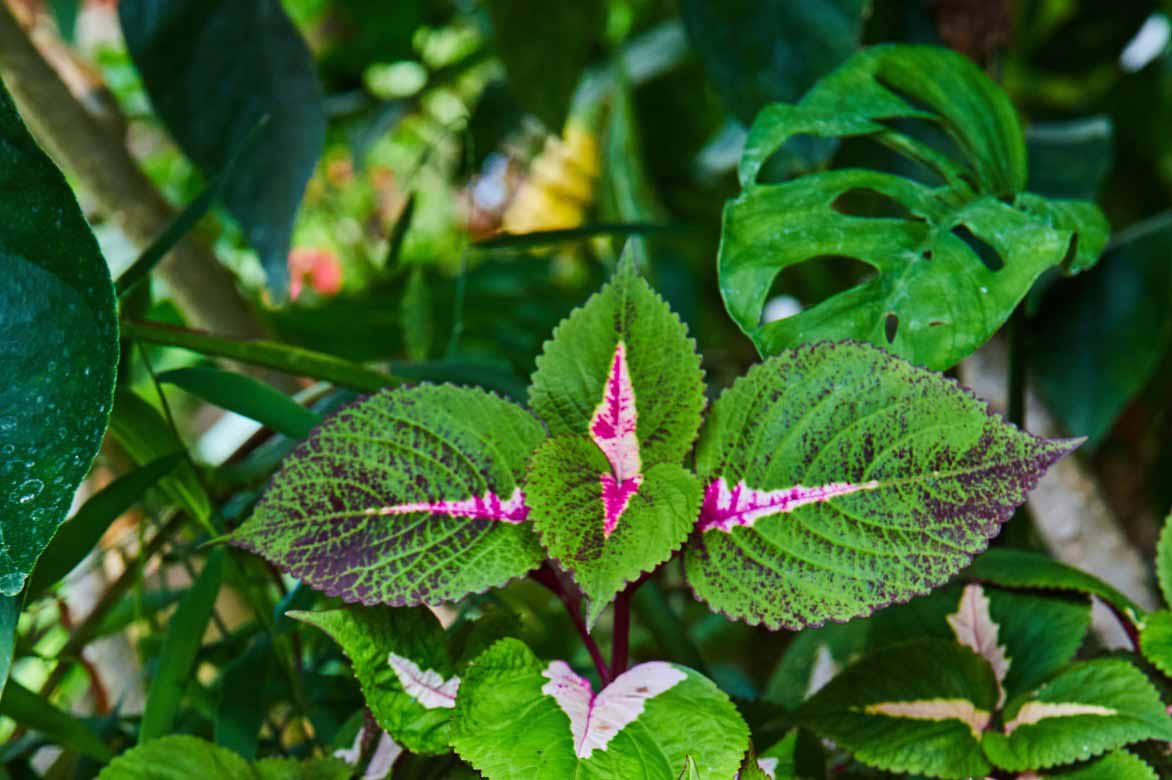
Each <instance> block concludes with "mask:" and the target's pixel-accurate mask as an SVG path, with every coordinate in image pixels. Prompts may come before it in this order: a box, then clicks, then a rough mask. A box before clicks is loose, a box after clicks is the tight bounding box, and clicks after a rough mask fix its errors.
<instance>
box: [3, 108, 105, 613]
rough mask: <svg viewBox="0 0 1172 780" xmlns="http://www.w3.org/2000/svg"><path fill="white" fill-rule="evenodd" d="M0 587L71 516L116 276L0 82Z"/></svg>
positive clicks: (84, 465) (99, 416)
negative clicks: (2, 280) (113, 280)
mask: <svg viewBox="0 0 1172 780" xmlns="http://www.w3.org/2000/svg"><path fill="white" fill-rule="evenodd" d="M0 273H2V274H3V277H4V282H3V284H0V344H3V346H2V347H0V377H3V379H2V380H0V595H5V596H12V595H15V594H16V593H19V592H20V590H21V588H22V587H23V586H24V581H25V578H26V577H27V576H28V574H29V572H30V571H32V568H33V564H34V563H35V562H36V560H37V556H38V555H40V553H41V551H42V550H43V549H44V548H45V545H47V544H48V543H49V540H50V539H51V538H52V537H53V533H54V532H55V531H56V530H57V526H59V525H60V524H61V523H62V522H63V521H64V520H65V517H66V513H67V512H68V511H69V505H70V502H71V501H72V499H73V494H74V492H75V491H76V489H77V486H78V485H79V484H80V483H81V481H82V479H84V478H85V475H86V473H87V472H88V471H89V467H90V463H91V462H92V461H93V459H94V456H95V455H96V454H97V452H98V447H99V446H100V445H101V442H102V435H103V434H104V433H105V430H106V424H107V421H108V419H109V415H110V407H111V405H112V404H111V395H112V394H113V389H114V375H115V367H116V366H117V363H118V328H117V321H116V316H117V315H116V310H115V300H114V286H113V284H112V283H111V281H110V273H109V270H108V269H107V268H106V262H105V260H104V259H103V258H102V255H101V252H99V250H98V244H97V242H96V241H95V240H94V236H93V234H92V233H91V232H90V229H89V225H87V224H86V221H85V218H84V217H83V216H82V213H81V210H80V209H79V208H78V206H77V201H76V200H75V199H74V197H73V193H72V192H71V191H70V190H69V187H68V185H67V184H66V183H65V178H64V177H63V176H62V175H61V173H60V172H59V171H58V170H57V169H56V168H55V167H54V166H53V163H52V162H50V161H49V158H48V157H46V156H45V154H44V153H43V152H42V151H41V150H40V148H39V147H38V146H37V144H36V142H34V141H33V139H32V137H31V136H30V135H29V133H28V131H27V130H26V129H25V126H24V124H23V122H22V121H21V119H20V116H19V115H18V114H17V112H16V108H15V106H14V105H13V103H12V99H11V98H10V97H9V96H8V93H7V92H6V91H5V90H4V88H3V87H0Z"/></svg>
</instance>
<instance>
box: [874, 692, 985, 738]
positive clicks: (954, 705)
mask: <svg viewBox="0 0 1172 780" xmlns="http://www.w3.org/2000/svg"><path fill="white" fill-rule="evenodd" d="M863 711H864V712H866V713H867V714H869V715H885V716H887V717H889V718H909V719H911V720H959V721H960V722H961V723H963V724H964V725H966V726H968V728H969V731H970V732H971V733H972V735H973V739H975V740H977V741H978V742H979V741H980V739H981V733H982V732H983V731H984V730H985V729H986V728H988V727H989V721H990V720H992V718H993V715H992V713H989V712H985V711H984V710H980V709H977V707H976V705H975V704H973V703H972V702H971V701H969V700H968V699H921V700H918V701H889V702H882V703H879V704H868V705H867V706H866V707H865V708H864V710H863Z"/></svg>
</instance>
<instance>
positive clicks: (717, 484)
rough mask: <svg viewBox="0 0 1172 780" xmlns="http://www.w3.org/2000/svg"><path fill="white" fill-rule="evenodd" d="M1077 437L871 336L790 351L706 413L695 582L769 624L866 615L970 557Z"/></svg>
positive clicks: (734, 612)
mask: <svg viewBox="0 0 1172 780" xmlns="http://www.w3.org/2000/svg"><path fill="white" fill-rule="evenodd" d="M1077 444H1078V442H1077V441H1071V440H1065V441H1056V440H1047V439H1041V438H1038V437H1036V436H1033V435H1030V434H1028V433H1025V432H1023V431H1020V430H1018V429H1017V428H1015V427H1013V426H1011V425H1008V424H1006V423H1004V422H1002V420H1001V419H1000V418H998V417H997V416H995V415H993V414H992V413H990V412H989V410H988V408H987V406H986V405H985V404H984V403H982V402H981V401H978V400H977V399H976V398H975V397H974V396H973V395H972V394H971V393H970V392H969V391H967V390H965V389H964V388H962V387H960V386H958V385H957V384H956V383H955V382H953V381H952V380H950V379H947V378H945V377H942V376H940V375H938V374H935V373H932V372H930V371H926V370H923V369H920V368H916V367H914V366H912V365H911V364H909V363H907V362H905V361H902V360H900V359H898V358H896V357H893V356H892V355H890V354H888V353H886V352H884V351H882V350H880V349H878V348H876V347H872V346H870V345H867V344H862V343H859V342H821V343H818V344H812V345H809V346H805V347H801V348H798V349H792V350H787V351H785V352H783V353H782V354H780V355H778V356H777V357H775V358H771V359H769V360H767V361H765V362H764V363H762V364H760V365H758V366H756V367H754V368H753V369H752V370H750V371H749V373H748V374H747V375H746V376H745V377H744V378H742V379H740V380H739V381H738V382H736V383H735V384H734V385H733V386H732V388H730V389H729V390H728V391H726V392H725V393H724V394H723V395H722V396H721V398H720V400H719V401H717V402H716V404H714V405H713V408H712V410H711V412H710V414H709V416H708V420H707V422H706V425H705V428H704V431H703V432H702V434H701V437H700V442H699V445H698V447H697V454H696V470H697V473H698V475H699V477H700V480H701V482H702V484H703V485H704V491H705V493H704V504H703V509H702V510H701V513H700V520H699V523H698V527H697V533H696V535H695V536H694V538H693V541H692V542H691V543H690V544H689V549H688V553H687V572H688V580H689V582H690V583H691V585H692V588H693V589H694V590H695V592H696V594H697V595H698V596H699V597H700V598H701V599H703V600H704V601H706V602H708V604H710V605H711V606H712V607H714V608H716V609H718V610H720V611H722V612H724V613H726V614H727V615H729V616H731V617H734V618H738V619H742V620H746V621H748V622H750V623H763V624H765V625H766V626H769V627H770V628H779V627H785V628H790V629H797V628H802V627H804V626H810V625H818V624H820V623H822V622H824V621H826V620H840V621H841V620H849V619H851V618H854V617H858V616H860V615H866V614H869V613H870V612H872V611H874V610H875V609H877V608H879V607H882V606H885V605H888V604H890V603H892V602H902V601H906V600H907V599H909V598H911V597H912V596H915V595H918V594H922V593H926V592H927V591H928V590H930V589H932V588H934V587H936V586H938V585H941V584H943V583H944V582H945V581H947V580H948V579H949V578H950V577H951V576H952V575H953V574H955V573H956V572H957V571H959V570H960V569H961V568H962V567H964V566H965V565H966V564H968V563H969V561H970V560H971V558H972V556H973V555H974V554H976V553H978V552H980V551H981V550H983V549H984V548H985V546H986V545H987V543H988V540H989V538H990V537H992V536H994V535H995V534H996V533H997V532H998V531H999V530H1000V527H1001V524H1002V523H1003V522H1005V521H1006V520H1008V519H1009V517H1010V516H1011V515H1012V514H1013V510H1014V508H1015V507H1017V506H1018V505H1019V504H1021V503H1022V502H1023V501H1025V498H1026V495H1027V493H1028V492H1029V490H1030V489H1031V488H1033V486H1034V484H1035V483H1036V482H1037V480H1038V479H1039V477H1041V475H1042V474H1043V473H1044V472H1045V471H1046V469H1047V468H1049V467H1050V465H1052V464H1053V463H1054V462H1055V461H1057V460H1058V459H1059V458H1061V457H1062V456H1064V455H1066V454H1067V453H1069V452H1070V451H1071V450H1073V449H1074V448H1075V447H1076V446H1077Z"/></svg>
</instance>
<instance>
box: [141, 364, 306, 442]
mask: <svg viewBox="0 0 1172 780" xmlns="http://www.w3.org/2000/svg"><path fill="white" fill-rule="evenodd" d="M159 381H160V382H162V383H164V384H172V385H175V386H176V387H179V388H182V389H184V390H186V391H187V392H189V393H191V394H192V395H194V396H195V397H197V398H202V399H203V400H205V401H207V402H208V403H210V404H214V405H216V406H218V407H220V408H221V409H227V410H229V411H232V412H236V413H237V414H240V415H243V416H245V417H247V418H249V419H251V420H256V421H257V422H259V423H262V424H263V425H267V426H268V427H270V428H272V429H273V430H274V431H277V432H279V433H283V434H285V435H286V436H291V437H292V438H294V439H303V438H305V437H306V436H308V435H309V431H310V430H311V429H312V428H313V426H315V425H317V424H319V423H320V422H321V415H319V414H318V413H317V412H315V411H313V410H312V409H306V408H305V407H304V406H302V405H301V404H299V403H297V402H296V401H294V400H293V399H292V398H290V397H289V396H287V395H285V394H284V393H282V392H280V391H279V390H277V389H275V388H273V387H272V386H271V385H267V384H265V383H264V382H262V381H260V380H259V379H254V378H253V377H250V376H247V375H245V374H240V373H237V372H235V371H223V370H221V369H218V368H212V367H211V366H194V367H192V368H180V369H176V370H174V371H165V372H163V373H162V374H159Z"/></svg>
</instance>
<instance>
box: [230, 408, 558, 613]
mask: <svg viewBox="0 0 1172 780" xmlns="http://www.w3.org/2000/svg"><path fill="white" fill-rule="evenodd" d="M543 437H544V432H543V431H542V429H541V426H540V424H538V422H537V421H536V420H535V419H533V417H532V416H531V415H530V414H528V413H527V412H526V411H524V410H523V409H521V408H520V407H518V406H515V405H514V404H511V403H509V402H507V401H505V400H503V399H500V398H498V397H496V396H493V395H490V394H488V393H485V392H483V391H481V390H473V389H469V388H457V387H451V386H439V387H436V386H431V385H421V386H418V387H413V388H410V389H405V390H396V391H384V392H382V393H380V394H378V395H375V396H371V397H370V398H368V399H366V400H364V401H360V402H358V403H355V404H353V405H351V406H348V407H346V408H345V409H343V410H341V411H339V412H337V413H336V414H334V415H332V416H331V417H329V418H327V419H326V421H325V422H324V423H322V425H321V426H319V427H318V428H316V429H314V431H313V433H312V434H311V435H310V436H309V438H308V439H306V440H305V441H304V442H302V443H301V445H300V446H299V447H298V448H297V450H295V451H294V453H293V454H292V455H291V456H289V457H288V458H286V459H285V461H284V464H283V466H282V468H281V470H280V471H279V472H278V473H277V474H276V476H274V477H273V481H272V484H271V485H270V487H269V489H268V490H267V491H266V493H265V494H264V496H263V497H262V498H261V500H260V502H259V503H258V504H257V506H256V510H255V511H254V513H253V515H252V517H251V518H249V520H248V521H247V522H246V523H245V524H244V525H243V526H242V527H241V528H239V529H238V530H237V531H236V532H235V533H234V534H233V536H232V538H231V541H232V543H233V544H236V545H237V546H240V547H243V548H245V549H247V550H250V551H252V552H255V553H258V554H260V555H263V556H264V557H265V558H267V559H268V560H270V561H272V562H273V563H274V564H276V565H277V566H279V567H280V568H282V569H283V570H285V571H287V572H289V573H290V574H292V575H293V576H294V577H297V578H298V579H301V580H304V581H305V582H306V583H307V584H309V585H310V586H312V587H314V588H317V589H318V590H321V591H324V592H326V593H328V594H330V595H333V596H341V597H342V598H343V599H344V600H346V601H349V602H356V601H357V602H361V603H363V604H379V603H384V604H391V605H394V606H402V605H404V604H421V603H428V604H438V603H441V602H445V601H454V600H456V599H459V598H463V597H464V596H466V595H468V594H470V593H479V592H482V591H484V590H486V589H488V588H492V587H497V586H500V585H503V584H504V583H506V582H508V581H509V580H511V579H513V578H515V577H519V576H521V575H523V574H525V573H526V572H528V571H529V570H531V569H533V568H534V567H536V566H537V565H538V564H539V563H540V562H541V560H542V558H543V554H542V551H541V546H540V545H539V544H538V542H537V540H536V538H535V537H534V535H533V532H532V530H531V529H530V528H529V525H528V524H527V523H525V522H523V520H524V518H525V516H526V514H527V511H528V510H527V509H526V507H525V505H524V494H523V493H522V492H521V487H520V483H521V476H522V474H523V472H524V469H525V464H526V462H527V461H528V459H529V456H530V454H531V453H532V452H533V450H534V449H535V448H536V447H537V445H538V444H539V443H540V442H541V440H542V438H543Z"/></svg>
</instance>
